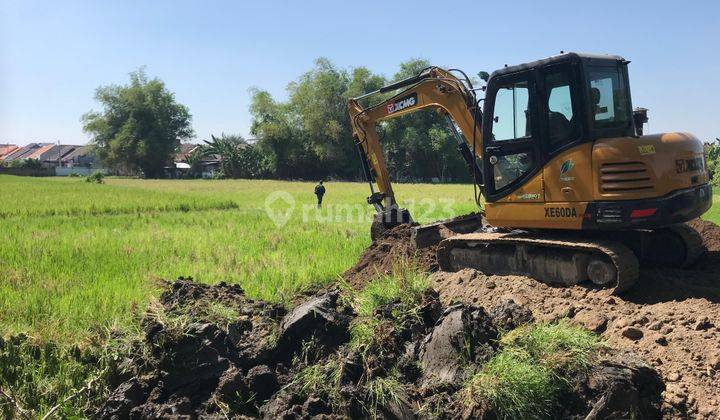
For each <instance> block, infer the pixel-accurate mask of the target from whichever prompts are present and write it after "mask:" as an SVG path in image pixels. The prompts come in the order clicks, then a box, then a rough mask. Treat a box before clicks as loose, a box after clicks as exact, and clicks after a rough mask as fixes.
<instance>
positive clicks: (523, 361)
mask: <svg viewBox="0 0 720 420" xmlns="http://www.w3.org/2000/svg"><path fill="white" fill-rule="evenodd" d="M500 345H501V347H500V351H499V352H498V353H497V354H495V356H493V357H492V359H490V361H489V362H488V363H486V364H485V365H483V367H482V368H481V369H480V371H479V372H478V373H476V374H475V375H473V376H472V377H471V378H470V379H469V380H468V382H467V383H466V384H465V386H464V389H463V391H462V392H461V395H462V399H463V402H464V403H465V405H467V406H475V407H480V408H481V409H483V410H491V411H493V412H495V413H497V415H498V416H499V417H500V418H507V419H511V418H528V419H535V418H548V417H552V414H553V410H554V409H555V408H556V407H557V406H558V404H559V401H558V400H557V399H558V397H559V395H561V393H562V391H563V390H564V389H565V387H566V386H568V384H569V379H570V376H571V375H572V374H574V373H575V372H577V371H578V370H580V369H583V368H586V367H587V366H588V365H589V363H590V359H591V358H592V356H593V355H594V354H595V353H596V352H597V351H598V350H599V349H600V347H601V346H602V343H601V341H600V339H599V338H598V337H597V336H596V335H594V334H592V333H590V332H589V331H586V330H584V329H582V328H580V327H578V326H575V325H572V324H570V323H568V322H566V321H560V322H558V323H554V324H533V325H526V326H522V327H519V328H516V329H515V330H512V331H510V332H508V333H507V334H505V335H504V336H503V337H502V339H501V341H500Z"/></svg>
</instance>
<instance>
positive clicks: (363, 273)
mask: <svg viewBox="0 0 720 420" xmlns="http://www.w3.org/2000/svg"><path fill="white" fill-rule="evenodd" d="M414 226H417V225H416V224H415V225H413V224H403V225H400V226H397V227H395V228H393V229H390V230H388V231H386V232H384V233H383V234H382V236H381V237H380V238H378V239H377V240H375V241H373V243H372V244H371V245H370V246H369V247H368V248H367V249H366V250H365V251H364V252H363V253H362V255H361V256H360V258H359V259H358V262H357V263H356V264H355V265H354V266H353V267H352V268H350V269H349V270H347V271H346V272H345V273H343V275H342V278H343V279H344V280H345V281H347V282H348V283H349V284H350V286H352V287H353V288H355V289H360V288H362V287H363V286H364V285H365V283H367V282H368V281H369V280H370V279H372V278H374V277H377V276H378V274H380V275H383V274H390V273H392V272H393V269H394V268H396V267H397V266H398V265H399V264H408V263H410V264H414V265H416V266H417V267H418V268H420V269H422V270H425V271H430V272H432V271H436V270H437V268H438V266H437V260H436V258H435V251H436V247H434V246H432V247H428V248H423V249H417V247H416V246H415V242H414V241H413V239H412V230H413V227H414Z"/></svg>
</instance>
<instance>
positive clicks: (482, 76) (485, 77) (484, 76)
mask: <svg viewBox="0 0 720 420" xmlns="http://www.w3.org/2000/svg"><path fill="white" fill-rule="evenodd" d="M478 76H479V77H480V79H482V80H484V81H485V82H487V81H488V79H489V78H490V73H488V72H486V71H481V72H479V73H478Z"/></svg>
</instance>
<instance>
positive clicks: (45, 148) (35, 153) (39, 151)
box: [25, 143, 55, 160]
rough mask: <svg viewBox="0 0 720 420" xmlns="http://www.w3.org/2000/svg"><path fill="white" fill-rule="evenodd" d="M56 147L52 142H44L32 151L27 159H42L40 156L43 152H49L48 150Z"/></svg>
mask: <svg viewBox="0 0 720 420" xmlns="http://www.w3.org/2000/svg"><path fill="white" fill-rule="evenodd" d="M53 147H55V145H54V144H52V143H43V144H42V145H41V146H40V147H38V148H37V149H35V150H33V151H32V153H30V154H29V155H28V156H27V157H26V158H25V159H35V160H40V156H42V155H43V153H45V152H47V151H48V150H50V149H52V148H53Z"/></svg>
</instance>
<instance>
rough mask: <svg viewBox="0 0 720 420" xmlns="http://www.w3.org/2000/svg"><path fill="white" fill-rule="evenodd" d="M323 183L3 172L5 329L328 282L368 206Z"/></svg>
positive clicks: (363, 241) (86, 321) (0, 216)
mask: <svg viewBox="0 0 720 420" xmlns="http://www.w3.org/2000/svg"><path fill="white" fill-rule="evenodd" d="M326 186H327V190H328V193H327V194H326V196H325V200H324V203H323V204H324V206H323V208H322V209H321V210H318V209H316V206H315V197H314V195H313V187H314V183H310V182H286V181H267V180H139V179H107V180H106V183H105V184H90V183H87V182H84V181H83V179H81V178H23V177H13V176H0V191H2V194H3V198H4V199H3V200H2V201H0V236H1V237H2V241H0V331H1V332H2V335H4V336H7V335H10V334H16V333H20V332H25V333H27V334H29V335H30V336H32V337H33V338H35V339H37V340H39V341H50V340H51V341H55V342H58V343H63V344H81V345H82V344H84V343H88V342H96V341H97V340H102V338H103V337H105V336H106V335H107V332H108V331H109V330H110V329H111V328H113V327H114V326H118V325H124V324H125V323H127V322H129V321H130V319H131V318H132V317H133V314H134V313H138V311H140V312H141V311H142V310H143V308H145V305H146V304H147V302H148V300H149V299H151V298H152V297H153V296H156V295H157V294H158V293H159V290H160V283H159V281H158V280H161V279H166V280H170V279H175V278H177V277H179V276H183V277H188V276H191V277H193V278H194V279H196V280H197V281H201V282H206V283H216V282H220V281H226V282H229V283H238V284H240V285H242V287H243V288H244V289H245V290H246V292H247V293H248V294H249V295H250V296H251V297H254V298H259V299H265V300H271V301H285V300H287V299H289V298H290V297H291V296H293V295H294V294H296V293H297V292H299V291H302V290H303V289H305V288H308V287H310V286H313V285H323V284H326V283H328V282H331V281H333V280H334V279H336V278H337V276H338V275H339V274H340V273H342V272H343V271H344V270H345V269H347V268H348V267H350V266H351V265H352V264H353V263H354V262H355V260H356V259H357V257H358V256H359V254H360V253H361V252H362V250H363V249H364V248H365V247H366V246H367V245H368V244H369V242H370V239H369V234H368V231H369V225H370V218H371V215H372V208H371V207H370V206H368V205H367V204H365V197H366V196H367V195H368V187H367V185H366V184H364V183H348V182H338V183H335V182H329V183H326ZM396 195H397V196H398V198H399V199H400V200H401V202H402V203H401V204H402V205H404V206H406V207H408V208H409V209H410V210H411V212H412V214H413V216H414V217H415V218H416V219H417V220H418V221H420V222H427V221H431V220H437V219H441V218H447V217H452V216H454V215H458V214H464V213H467V212H469V211H472V210H474V209H476V206H475V204H474V201H473V192H472V186H471V185H430V184H400V185H397V186H396ZM718 200H720V194H719V193H718V191H717V190H716V192H715V196H714V201H715V202H716V203H717V201H718ZM706 217H707V218H708V219H710V220H715V221H717V220H720V206H714V207H713V208H712V209H711V210H710V212H709V213H708V214H707V216H706Z"/></svg>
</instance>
